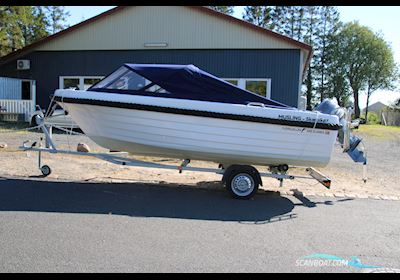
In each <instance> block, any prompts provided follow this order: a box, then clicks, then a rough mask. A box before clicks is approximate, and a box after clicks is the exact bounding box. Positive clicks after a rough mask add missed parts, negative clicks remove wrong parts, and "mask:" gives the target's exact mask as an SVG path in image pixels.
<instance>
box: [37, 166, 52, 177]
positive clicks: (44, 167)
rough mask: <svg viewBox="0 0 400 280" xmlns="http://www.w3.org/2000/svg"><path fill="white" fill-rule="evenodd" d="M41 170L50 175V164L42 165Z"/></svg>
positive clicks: (44, 174)
mask: <svg viewBox="0 0 400 280" xmlns="http://www.w3.org/2000/svg"><path fill="white" fill-rule="evenodd" d="M40 171H42V174H43V176H45V177H47V176H49V175H50V173H51V169H50V167H49V166H48V165H43V166H42V167H40Z"/></svg>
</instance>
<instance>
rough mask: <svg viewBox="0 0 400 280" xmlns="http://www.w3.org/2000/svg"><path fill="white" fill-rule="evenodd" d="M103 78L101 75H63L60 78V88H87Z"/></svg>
mask: <svg viewBox="0 0 400 280" xmlns="http://www.w3.org/2000/svg"><path fill="white" fill-rule="evenodd" d="M102 78H103V77H101V76H82V77H80V76H61V77H60V78H59V88H61V89H68V88H73V89H80V90H86V89H88V88H89V87H91V86H92V85H94V84H95V83H97V82H98V81H100V80H101V79H102Z"/></svg>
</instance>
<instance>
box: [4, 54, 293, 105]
mask: <svg viewBox="0 0 400 280" xmlns="http://www.w3.org/2000/svg"><path fill="white" fill-rule="evenodd" d="M24 59H30V60H31V70H29V71H22V72H19V73H18V71H17V70H16V69H15V62H14V61H12V62H10V63H9V64H8V65H3V66H2V67H1V69H0V75H2V76H5V75H6V76H11V77H19V78H31V79H34V80H36V81H37V82H36V87H37V104H39V105H40V106H42V107H46V106H47V104H48V103H49V101H50V98H49V95H50V94H52V93H54V90H55V89H57V88H58V86H59V77H60V76H104V75H107V74H109V73H110V72H112V71H114V70H115V69H116V68H118V67H120V66H121V65H122V64H123V63H126V62H130V63H169V64H194V65H196V66H198V67H200V68H201V69H203V70H205V71H207V72H210V73H212V74H214V75H216V76H218V77H223V78H270V79H271V80H272V84H271V85H272V86H271V98H272V99H274V100H277V101H280V102H283V103H285V104H287V105H290V106H294V107H297V105H298V94H299V69H300V50H282V49H278V50H134V51H123V50H121V51H60V52H55V51H53V52H51V51H47V52H34V53H31V54H30V55H28V56H26V57H24Z"/></svg>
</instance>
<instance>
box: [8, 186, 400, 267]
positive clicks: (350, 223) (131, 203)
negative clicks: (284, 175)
mask: <svg viewBox="0 0 400 280" xmlns="http://www.w3.org/2000/svg"><path fill="white" fill-rule="evenodd" d="M398 213H400V202H398V201H380V200H368V199H356V200H352V199H337V198H335V199H334V198H332V199H327V198H316V197H308V198H306V197H294V196H287V197H283V196H279V195H276V194H274V193H272V192H266V193H259V194H257V195H256V196H255V197H254V199H253V200H249V201H240V200H234V199H231V198H230V197H229V196H228V195H227V193H226V192H225V191H222V190H221V191H218V190H207V189H194V188H186V187H176V186H167V185H165V186H158V185H151V184H143V183H141V184H132V183H129V184H93V183H63V182H49V181H40V180H38V181H32V180H23V179H0V248H1V250H0V272H310V271H312V272H361V271H362V270H360V269H358V268H354V267H351V266H341V267H333V266H322V267H311V266H296V261H298V260H299V259H300V258H301V257H303V256H306V255H310V254H315V253H322V254H329V255H334V256H338V257H341V258H345V259H346V260H348V259H350V258H351V257H352V256H356V257H358V258H359V260H360V261H361V262H362V263H363V264H368V265H376V266H384V267H390V268H400V246H399V240H400V219H399V215H398Z"/></svg>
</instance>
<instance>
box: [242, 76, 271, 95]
mask: <svg viewBox="0 0 400 280" xmlns="http://www.w3.org/2000/svg"><path fill="white" fill-rule="evenodd" d="M246 90H248V91H251V92H254V93H256V94H258V95H261V96H264V97H267V81H253V80H246Z"/></svg>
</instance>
